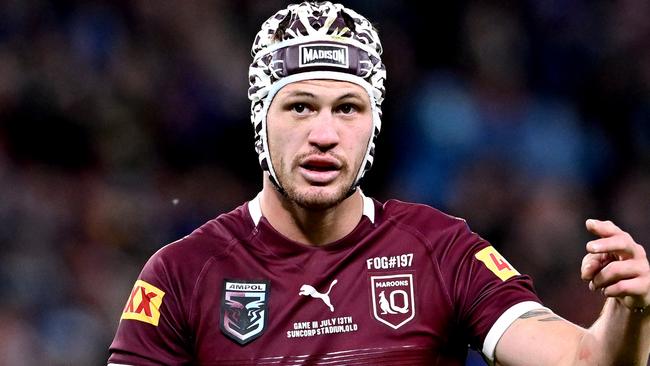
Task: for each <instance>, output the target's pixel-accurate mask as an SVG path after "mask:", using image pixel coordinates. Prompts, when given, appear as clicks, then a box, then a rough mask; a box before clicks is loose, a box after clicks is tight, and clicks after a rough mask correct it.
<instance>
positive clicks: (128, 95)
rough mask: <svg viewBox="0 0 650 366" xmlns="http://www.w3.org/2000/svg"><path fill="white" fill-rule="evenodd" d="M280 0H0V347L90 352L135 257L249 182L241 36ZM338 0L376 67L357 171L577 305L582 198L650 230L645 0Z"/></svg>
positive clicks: (580, 310)
mask: <svg viewBox="0 0 650 366" xmlns="http://www.w3.org/2000/svg"><path fill="white" fill-rule="evenodd" d="M287 3H288V2H287V1H275V0H265V1H254V0H238V1H225V0H211V1H208V0H196V1H186V0H183V1H181V0H170V1H164V2H161V1H153V0H134V1H125V0H114V1H108V0H92V1H73V0H62V1H56V2H53V1H39V0H3V1H2V2H0V187H1V189H0V220H1V221H0V223H1V225H0V365H12V366H13V365H100V364H103V363H104V362H105V360H106V357H107V347H108V345H109V344H110V341H111V339H112V336H113V334H114V331H115V328H116V326H117V323H118V319H119V315H120V312H121V309H122V307H123V306H124V303H125V301H126V298H127V296H128V294H129V291H130V288H131V286H132V285H133V281H134V280H135V278H136V276H137V274H138V272H139V271H140V268H141V267H142V265H143V264H144V262H145V260H146V259H147V258H148V257H149V256H150V255H151V254H152V253H153V252H154V251H156V250H157V249H158V248H160V247H161V246H163V245H164V244H166V243H168V242H171V241H173V240H176V239H178V238H179V237H182V236H184V235H186V234H188V233H189V232H190V231H191V230H192V229H193V228H195V227H196V226H198V225H200V224H202V223H203V222H205V221H206V220H209V219H211V218H213V217H215V216H217V215H218V214H220V213H223V212H227V211H229V210H231V209H232V208H234V207H236V206H238V205H239V204H241V203H242V202H244V201H246V200H248V199H250V198H252V197H253V196H254V195H255V194H256V192H257V191H258V190H259V189H261V172H260V169H259V167H258V165H257V160H256V155H255V153H254V149H253V131H252V127H251V125H250V122H249V102H248V100H247V98H246V89H247V87H248V84H247V72H248V64H249V62H250V53H249V52H250V45H251V43H252V40H253V37H254V35H255V33H256V31H257V29H258V27H259V25H260V24H261V23H262V22H263V21H264V20H265V19H266V18H267V17H269V16H270V15H271V14H273V13H274V12H275V11H276V10H277V9H279V8H281V7H284V6H285V5H286V4H287ZM344 3H345V4H346V5H349V6H351V7H353V8H355V9H356V10H358V11H359V12H360V13H362V14H365V15H366V16H367V17H368V18H369V19H370V20H371V21H373V22H374V23H376V24H377V27H378V29H379V31H380V34H381V36H382V39H383V43H384V49H385V53H384V61H385V63H386V64H387V68H388V83H387V88H388V94H387V100H386V101H385V103H384V105H385V107H384V123H383V130H382V133H381V135H380V138H379V142H378V150H377V156H376V159H375V161H376V165H375V167H374V168H373V170H372V171H371V172H370V173H369V174H368V175H367V178H366V181H365V182H364V184H363V188H364V190H365V192H366V193H367V194H369V195H372V196H374V197H376V198H378V199H381V200H385V199H388V198H393V197H395V198H400V199H402V200H410V201H413V200H415V201H419V202H424V203H428V204H431V205H434V206H436V207H438V208H440V209H442V210H445V211H447V212H449V213H451V214H454V215H457V216H462V217H465V218H467V220H468V222H469V224H470V226H471V227H472V228H473V229H474V230H475V231H477V232H479V233H480V234H481V235H483V236H484V237H486V238H487V239H488V240H490V241H491V242H492V243H493V244H494V245H495V246H496V247H497V248H499V250H500V251H501V252H502V253H504V254H505V256H506V257H507V258H509V260H510V262H511V263H513V264H514V265H515V266H516V267H517V268H518V270H519V271H520V272H525V273H529V274H531V275H532V276H534V278H535V279H536V286H537V290H538V292H539V294H540V296H541V297H542V299H543V300H544V302H545V303H546V304H547V305H548V306H549V307H551V308H553V309H554V310H555V311H556V312H558V313H559V314H560V315H562V316H564V317H565V318H567V319H569V320H572V321H574V322H577V323H578V324H581V325H584V326H588V325H589V324H590V323H591V322H592V321H593V320H594V319H595V318H596V316H597V314H598V312H599V310H600V308H601V305H602V302H603V300H602V298H601V297H599V296H597V295H594V294H591V293H589V291H588V290H587V288H586V285H585V284H583V283H582V282H581V281H580V279H579V266H580V260H581V258H582V255H583V252H584V244H585V243H586V241H587V240H589V235H587V234H586V232H585V230H584V220H585V219H586V218H587V217H596V218H611V219H613V220H615V221H616V222H617V223H618V224H619V225H620V226H622V227H623V228H624V229H626V230H628V231H629V232H631V233H632V234H633V235H634V237H635V238H636V239H637V241H638V242H641V243H648V242H650V169H649V167H650V165H649V163H650V2H648V1H646V0H622V1H616V2H612V1H605V0H601V1H587V0H582V1H581V0H564V1H552V0H544V1H539V0H536V1H532V0H529V1H488V0H486V1H481V0H477V1H458V2H446V3H445V4H438V2H416V1H389V0H383V1H382V0H357V1H345V2H344ZM475 356H476V355H475V354H473V355H471V356H470V359H469V360H468V364H471V365H480V364H482V363H481V362H482V361H480V360H478V359H477V358H476V357H475Z"/></svg>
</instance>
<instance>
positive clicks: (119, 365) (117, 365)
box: [108, 363, 133, 366]
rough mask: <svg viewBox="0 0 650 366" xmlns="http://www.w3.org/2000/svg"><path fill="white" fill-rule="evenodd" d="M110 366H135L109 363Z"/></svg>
mask: <svg viewBox="0 0 650 366" xmlns="http://www.w3.org/2000/svg"><path fill="white" fill-rule="evenodd" d="M108 366H133V365H125V364H123V363H109V364H108Z"/></svg>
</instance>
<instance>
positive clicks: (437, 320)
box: [109, 197, 541, 365]
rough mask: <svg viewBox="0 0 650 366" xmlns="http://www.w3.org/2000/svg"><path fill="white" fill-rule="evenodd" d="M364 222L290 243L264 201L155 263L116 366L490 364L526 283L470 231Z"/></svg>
mask: <svg viewBox="0 0 650 366" xmlns="http://www.w3.org/2000/svg"><path fill="white" fill-rule="evenodd" d="M363 211H364V215H363V217H362V219H361V221H360V222H359V224H358V225H357V226H356V228H355V229H354V230H353V231H352V232H351V233H350V234H349V235H347V236H346V237H344V238H342V239H341V240H339V241H337V242H334V243H332V244H330V245H327V246H325V247H312V246H307V245H303V244H300V243H297V242H294V241H292V240H290V239H288V238H286V237H284V236H283V235H282V234H280V233H279V232H277V231H276V230H275V229H274V228H273V227H272V226H271V225H270V224H269V222H268V221H267V220H266V219H265V218H264V217H263V216H262V215H261V211H260V207H259V198H256V199H255V200H253V201H251V202H249V203H248V204H245V205H242V206H241V207H239V208H237V209H236V210H234V211H232V212H230V213H228V214H224V215H221V216H219V217H218V218H216V219H214V220H211V221H209V222H207V223H206V224H205V225H203V226H201V227H200V228H199V229H197V230H196V231H194V232H193V233H192V234H190V235H188V236H187V237H185V238H183V239H181V240H179V241H177V242H175V243H172V244H170V245H168V246H166V247H164V248H162V249H161V250H160V251H158V252H157V253H156V254H154V255H153V256H152V257H151V259H150V260H149V261H148V262H147V264H146V265H145V267H144V269H143V270H142V273H141V275H140V277H139V279H138V280H137V281H136V284H135V286H134V288H133V291H132V292H131V295H130V296H129V298H128V301H127V304H126V306H125V308H124V312H123V314H122V318H121V320H120V324H119V327H118V330H117V334H116V336H115V339H114V341H113V343H112V345H111V347H110V352H111V355H110V359H109V363H112V364H116V365H117V364H128V365H161V364H162V365H190V364H192V365H271V364H273V365H278V364H280V365H305V364H317V363H318V364H321V363H327V364H329V365H345V364H352V363H353V364H355V365H379V364H381V365H462V364H463V363H464V360H465V357H466V353H467V347H468V345H470V346H472V347H474V348H476V349H478V350H482V352H483V353H484V354H486V356H487V357H489V358H491V357H493V352H494V347H495V345H496V341H498V338H499V337H500V336H501V334H502V333H503V332H504V331H505V329H506V328H507V327H508V326H509V325H510V324H511V323H512V321H514V319H516V318H517V317H518V316H519V315H521V314H523V313H524V312H526V311H528V310H530V309H531V308H535V307H540V306H541V305H539V304H538V302H539V300H538V298H537V296H536V295H535V294H534V292H533V289H532V283H531V281H530V279H529V278H528V277H526V276H522V275H520V274H519V273H518V272H517V271H516V270H515V269H514V268H513V267H512V266H511V265H510V264H509V263H508V262H507V261H506V260H505V259H504V258H503V257H501V256H500V255H499V253H498V252H497V251H496V250H494V248H493V247H492V246H490V244H489V243H487V242H486V241H485V240H483V239H482V238H480V237H479V236H478V235H476V234H474V233H473V232H471V231H470V230H469V228H468V227H467V225H466V223H465V221H463V220H461V219H458V218H454V217H450V216H447V215H445V214H443V213H441V212H439V211H437V210H435V209H433V208H431V207H428V206H425V205H416V204H409V203H403V202H399V201H388V202H386V203H385V204H384V205H381V204H380V203H378V202H376V201H373V200H372V199H370V198H367V197H364V210H363Z"/></svg>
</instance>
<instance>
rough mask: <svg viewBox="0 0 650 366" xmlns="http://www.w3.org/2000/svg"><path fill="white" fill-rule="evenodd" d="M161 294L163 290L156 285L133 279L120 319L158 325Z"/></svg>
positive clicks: (162, 294)
mask: <svg viewBox="0 0 650 366" xmlns="http://www.w3.org/2000/svg"><path fill="white" fill-rule="evenodd" d="M163 296H165V292H164V291H162V290H161V289H159V288H158V287H156V286H154V285H152V284H150V283H148V282H145V281H142V280H137V281H135V285H134V286H133V290H132V291H131V296H129V300H128V301H127V302H126V306H125V307H124V311H122V316H121V317H120V319H132V320H139V321H141V322H145V323H149V324H153V325H155V326H158V321H159V320H160V306H161V305H162V300H163Z"/></svg>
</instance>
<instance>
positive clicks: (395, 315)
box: [370, 274, 415, 329]
mask: <svg viewBox="0 0 650 366" xmlns="http://www.w3.org/2000/svg"><path fill="white" fill-rule="evenodd" d="M370 286H371V293H372V310H373V315H374V317H375V319H377V320H379V321H380V322H382V323H384V324H386V325H388V326H389V327H391V328H393V329H397V328H399V327H401V326H402V325H404V324H406V323H408V322H409V321H410V320H411V319H413V318H414V317H415V296H414V295H413V292H414V291H413V275H412V274H397V275H386V276H370Z"/></svg>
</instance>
